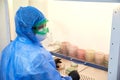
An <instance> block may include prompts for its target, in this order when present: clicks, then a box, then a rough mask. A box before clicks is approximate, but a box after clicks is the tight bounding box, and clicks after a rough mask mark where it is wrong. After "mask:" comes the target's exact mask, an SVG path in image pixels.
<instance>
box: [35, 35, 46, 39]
mask: <svg viewBox="0 0 120 80" xmlns="http://www.w3.org/2000/svg"><path fill="white" fill-rule="evenodd" d="M35 36H36V37H37V39H38V41H43V40H44V39H45V38H46V37H47V35H46V34H45V35H40V34H36V35H35Z"/></svg>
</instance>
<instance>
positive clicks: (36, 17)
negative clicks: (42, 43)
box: [15, 6, 46, 42]
mask: <svg viewBox="0 0 120 80" xmlns="http://www.w3.org/2000/svg"><path fill="white" fill-rule="evenodd" d="M45 19H46V18H45V17H44V15H43V13H42V12H40V11H39V10H38V9H36V8H34V7H32V6H27V7H20V8H19V9H18V11H17V12H16V16H15V26H16V33H17V35H18V36H19V37H24V38H27V39H30V40H31V41H32V42H38V40H37V38H36V37H35V34H34V33H33V31H32V27H33V26H34V25H35V24H37V23H38V22H42V21H43V20H45Z"/></svg>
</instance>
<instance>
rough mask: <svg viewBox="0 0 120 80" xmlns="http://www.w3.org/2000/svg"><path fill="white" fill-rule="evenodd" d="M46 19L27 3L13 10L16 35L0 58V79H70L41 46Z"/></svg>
mask: <svg viewBox="0 0 120 80" xmlns="http://www.w3.org/2000/svg"><path fill="white" fill-rule="evenodd" d="M46 22H47V19H46V18H45V16H44V15H43V14H42V12H40V11H39V10H38V9H36V8H34V7H32V6H27V7H20V8H19V9H18V11H17V12H16V16H15V26H16V33H17V37H16V39H15V40H14V41H12V42H11V43H10V44H9V45H8V46H7V47H6V48H5V49H4V50H3V51H2V54H1V58H0V80H72V77H70V76H66V77H63V76H61V75H60V73H59V72H58V71H57V70H56V64H55V61H54V59H53V58H52V55H51V54H50V53H49V52H48V51H47V50H46V49H45V48H44V47H43V46H42V44H41V43H40V41H42V40H44V39H45V37H46V35H47V32H48V28H47V27H46Z"/></svg>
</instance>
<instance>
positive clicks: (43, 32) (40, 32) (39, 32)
mask: <svg viewBox="0 0 120 80" xmlns="http://www.w3.org/2000/svg"><path fill="white" fill-rule="evenodd" d="M34 32H35V33H36V34H40V35H45V34H47V33H48V32H49V29H48V28H47V27H44V28H43V29H40V30H34Z"/></svg>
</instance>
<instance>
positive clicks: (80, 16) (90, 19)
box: [48, 0, 118, 53]
mask: <svg viewBox="0 0 120 80" xmlns="http://www.w3.org/2000/svg"><path fill="white" fill-rule="evenodd" d="M48 3H49V4H48V19H49V27H50V31H52V35H53V36H54V37H53V38H54V40H55V41H69V42H71V43H73V44H75V45H77V46H79V48H82V49H94V50H96V51H103V52H105V53H109V47H110V34H111V26H112V12H113V8H115V7H116V6H118V4H116V5H115V4H108V3H104V4H103V3H84V2H80V1H54V0H53V1H52V0H51V1H49V2H48Z"/></svg>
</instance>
